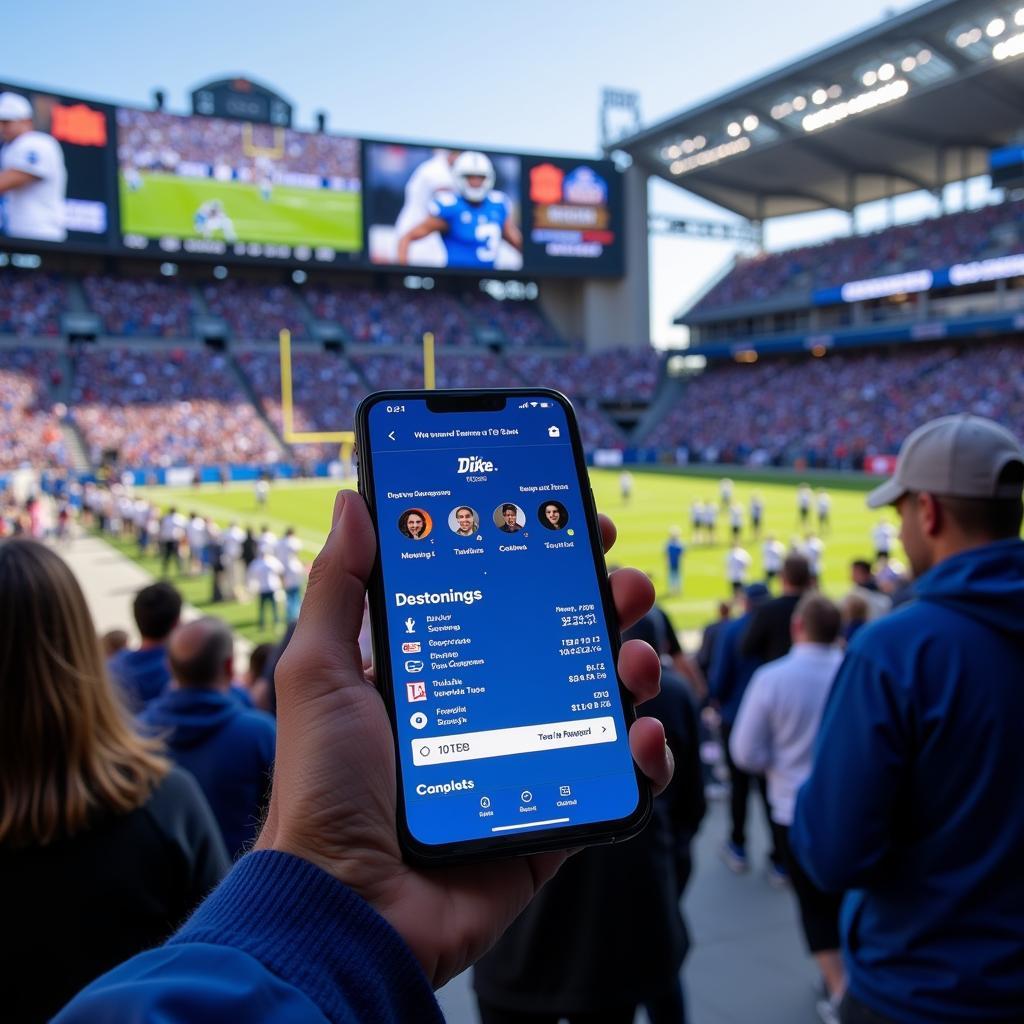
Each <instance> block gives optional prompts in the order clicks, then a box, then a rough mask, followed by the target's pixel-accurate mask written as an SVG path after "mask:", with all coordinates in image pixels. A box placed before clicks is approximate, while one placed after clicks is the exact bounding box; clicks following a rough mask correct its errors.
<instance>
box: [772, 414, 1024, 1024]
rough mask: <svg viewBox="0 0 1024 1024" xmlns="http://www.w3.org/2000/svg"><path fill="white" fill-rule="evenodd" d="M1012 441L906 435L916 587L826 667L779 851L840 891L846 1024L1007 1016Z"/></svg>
mask: <svg viewBox="0 0 1024 1024" xmlns="http://www.w3.org/2000/svg"><path fill="white" fill-rule="evenodd" d="M1022 488H1024V450H1022V449H1021V445H1020V443H1019V442H1018V441H1017V439H1016V438H1015V437H1014V436H1013V435H1012V434H1011V433H1010V432H1009V431H1007V430H1006V429H1004V428H1003V427H1001V426H999V424H997V423H993V422H992V421H991V420H988V419H984V418H982V417H980V416H972V415H958V416H944V417H942V418H941V419H937V420H933V421H932V422H930V423H926V424H925V425H924V426H922V427H920V428H918V429H917V430H915V431H914V432H913V433H912V434H911V435H910V436H909V437H908V438H907V439H906V441H904V443H903V446H902V448H901V449H900V453H899V457H898V459H897V462H896V470H895V472H894V473H893V476H892V478H891V479H890V480H887V481H886V482H885V483H884V484H882V485H881V486H880V487H878V488H876V489H875V490H874V491H873V492H872V493H871V494H870V495H869V496H868V504H869V505H870V506H871V507H873V508H878V507H881V506H883V505H894V506H895V508H896V510H897V512H898V513H899V516H900V520H901V527H900V539H901V540H902V542H903V547H904V549H905V550H906V553H907V557H908V559H909V560H910V563H911V565H912V567H913V570H914V575H915V577H916V579H915V582H914V600H913V601H912V602H911V603H909V604H907V605H904V606H902V607H901V608H899V609H898V610H896V611H895V612H893V613H892V614H890V615H887V616H885V617H883V618H881V619H878V620H877V621H875V622H872V623H869V624H868V625H866V626H864V627H863V628H862V629H860V630H859V631H858V632H857V634H856V635H855V636H854V638H853V640H852V641H851V643H850V646H849V649H848V651H847V655H846V658H845V660H844V662H843V665H842V667H841V668H840V670H839V673H838V675H837V676H836V680H835V683H834V685H833V688H832V692H831V695H830V697H829V702H828V706H827V707H826V710H825V714H824V717H823V720H822V726H821V732H820V734H819V738H818V747H817V751H816V755H815V761H814V767H813V770H812V772H811V776H810V778H809V779H808V781H807V783H806V785H805V786H804V787H803V789H802V790H801V791H800V795H799V797H798V799H797V805H796V811H795V815H794V821H793V828H792V831H791V833H790V840H791V844H792V848H793V850H794V852H795V854H796V856H797V857H798V858H799V860H800V861H801V862H802V864H803V866H804V868H805V869H806V871H807V873H808V874H809V875H810V877H811V878H812V879H813V880H814V881H815V883H816V884H817V885H819V886H821V887H822V888H824V889H827V890H833V891H839V890H845V891H846V893H847V895H846V899H845V903H844V906H843V936H842V944H843V956H844V961H845V964H846V968H847V973H848V977H849V988H848V989H847V993H846V997H845V999H844V1001H843V1004H842V1007H841V1009H840V1019H841V1020H842V1021H843V1022H844V1024H861V1022H866V1021H871V1022H874V1024H885V1022H886V1021H890V1022H897V1021H898V1022H900V1024H926V1022H930V1021H936V1020H942V1021H945V1022H948V1024H954V1022H964V1024H966V1022H968V1021H971V1022H978V1021H989V1022H997V1021H998V1022H1009V1021H1021V1020H1024V970H1022V969H1021V959H1020V957H1021V950H1022V949H1024V885H1022V884H1021V865H1022V864H1024V785H1021V780H1022V779H1024V541H1022V540H1021V539H1020V531H1021V521H1022V518H1024V503H1022V500H1021V492H1022Z"/></svg>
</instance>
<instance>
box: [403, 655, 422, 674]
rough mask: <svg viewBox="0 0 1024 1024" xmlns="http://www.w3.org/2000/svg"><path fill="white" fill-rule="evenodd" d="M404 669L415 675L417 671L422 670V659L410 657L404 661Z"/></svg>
mask: <svg viewBox="0 0 1024 1024" xmlns="http://www.w3.org/2000/svg"><path fill="white" fill-rule="evenodd" d="M405 671H406V672H412V673H413V675H415V674H416V673H417V672H422V671H423V662H422V661H418V660H417V659H415V658H410V659H409V660H408V661H407V662H406V663H405Z"/></svg>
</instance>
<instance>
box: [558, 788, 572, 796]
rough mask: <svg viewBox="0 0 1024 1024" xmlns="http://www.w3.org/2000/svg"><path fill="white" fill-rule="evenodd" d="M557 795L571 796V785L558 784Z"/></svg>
mask: <svg viewBox="0 0 1024 1024" xmlns="http://www.w3.org/2000/svg"><path fill="white" fill-rule="evenodd" d="M558 795H559V796H572V787H571V786H559V787H558Z"/></svg>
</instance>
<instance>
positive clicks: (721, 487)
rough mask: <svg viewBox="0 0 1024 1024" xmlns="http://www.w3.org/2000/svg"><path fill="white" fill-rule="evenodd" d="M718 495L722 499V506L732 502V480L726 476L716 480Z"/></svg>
mask: <svg viewBox="0 0 1024 1024" xmlns="http://www.w3.org/2000/svg"><path fill="white" fill-rule="evenodd" d="M718 496H719V498H721V500H722V508H728V507H729V506H730V505H731V504H732V481H731V480H730V479H729V478H728V477H727V476H726V477H723V478H722V479H721V480H719V481H718Z"/></svg>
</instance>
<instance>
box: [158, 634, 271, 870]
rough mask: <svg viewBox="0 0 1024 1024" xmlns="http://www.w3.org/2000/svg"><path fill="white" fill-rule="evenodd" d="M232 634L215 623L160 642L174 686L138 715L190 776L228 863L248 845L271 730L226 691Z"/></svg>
mask: <svg viewBox="0 0 1024 1024" xmlns="http://www.w3.org/2000/svg"><path fill="white" fill-rule="evenodd" d="M234 648H235V642H234V637H233V636H232V635H231V630H230V629H229V628H228V627H227V625H226V624H225V623H223V622H221V621H220V619H214V618H202V619H195V620H193V621H192V622H189V623H186V624H185V625H182V626H179V627H178V628H177V629H176V630H175V631H174V632H173V633H172V634H171V636H170V639H169V640H168V642H167V658H168V660H169V661H170V663H171V675H172V677H173V679H174V686H173V687H172V688H171V689H170V690H168V691H167V692H166V693H164V694H163V696H161V697H157V699H156V700H154V701H152V702H151V703H150V704H149V706H148V707H147V708H146V710H145V711H144V712H143V713H142V714H141V715H140V716H139V721H140V722H141V723H142V725H143V726H144V728H145V729H146V730H147V731H148V732H151V733H153V734H154V735H157V736H160V737H161V738H162V739H163V740H164V742H165V743H166V744H167V749H168V752H169V753H170V755H171V757H173V758H174V760H175V761H176V762H177V764H178V765H179V766H180V767H182V768H184V769H186V770H187V771H188V772H190V773H191V774H192V775H194V776H195V779H196V782H198V783H199V788H200V789H202V791H203V793H204V795H205V796H206V799H207V801H208V802H209V804H210V809H211V810H212V811H213V816H214V817H215V818H216V819H217V824H218V825H219V826H220V830H221V834H222V835H223V836H224V845H225V846H226V847H227V850H228V853H229V854H231V856H232V857H233V858H237V857H240V856H241V855H242V854H243V853H244V852H245V850H246V849H247V848H248V847H249V846H251V845H252V843H253V841H254V840H255V839H256V835H257V833H258V831H259V822H260V817H261V812H262V809H263V807H264V805H265V804H266V802H267V797H268V795H269V793H270V773H271V769H272V768H273V765H274V741H275V739H276V736H277V725H276V723H275V722H274V717H273V715H268V714H267V713H266V712H265V711H255V710H253V709H251V708H247V707H245V706H244V705H243V704H242V702H241V700H240V699H239V697H238V696H237V695H236V694H235V692H234V691H233V690H232V686H231V680H232V677H233V675H234V672H233V668H234V659H233V656H234Z"/></svg>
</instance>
